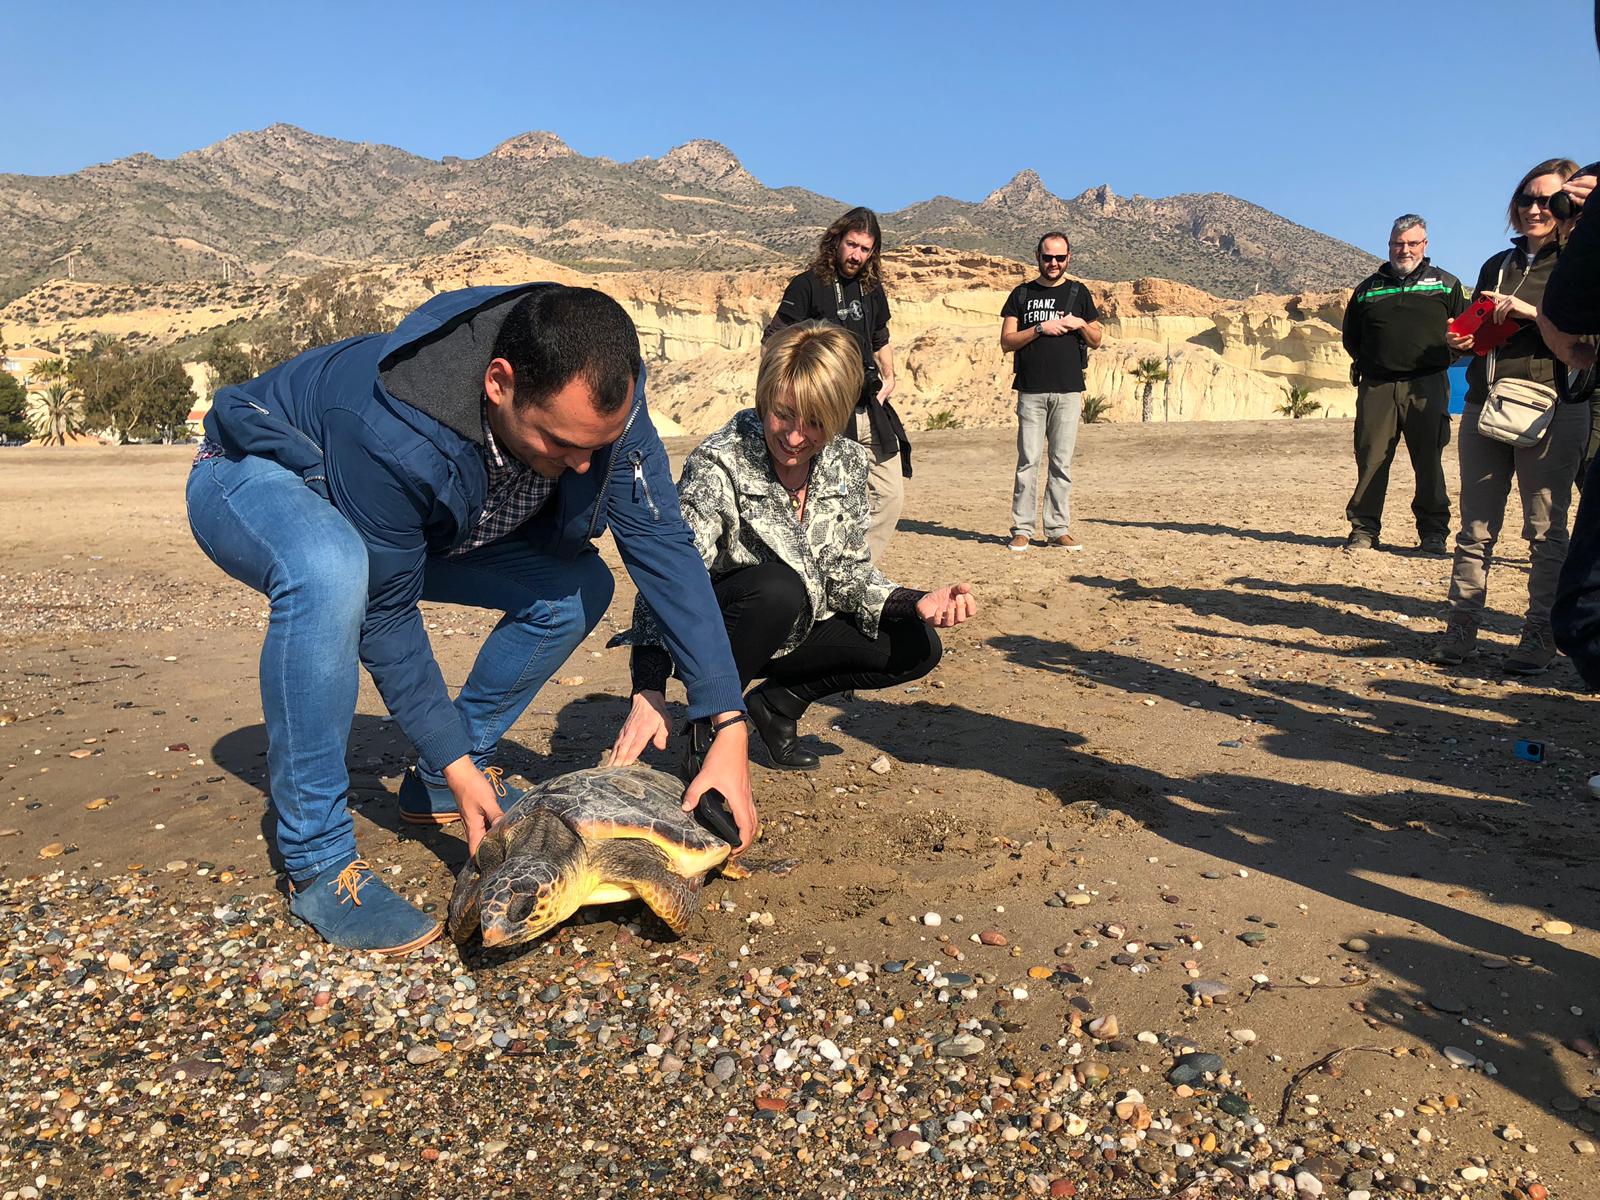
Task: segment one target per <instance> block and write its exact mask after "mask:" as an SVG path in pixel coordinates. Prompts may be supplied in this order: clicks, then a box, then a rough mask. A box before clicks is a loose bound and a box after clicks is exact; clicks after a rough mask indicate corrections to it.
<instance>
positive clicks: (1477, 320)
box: [1450, 298, 1521, 358]
mask: <svg viewBox="0 0 1600 1200" xmlns="http://www.w3.org/2000/svg"><path fill="white" fill-rule="evenodd" d="M1520 328H1521V323H1520V322H1518V321H1514V320H1513V321H1498V322H1497V321H1495V320H1494V301H1493V300H1489V299H1487V298H1480V299H1477V300H1474V301H1473V302H1472V303H1471V304H1469V305H1468V306H1467V311H1466V312H1464V313H1462V314H1461V315H1460V316H1459V317H1457V318H1456V319H1455V320H1453V321H1451V322H1450V332H1451V333H1453V334H1455V335H1456V336H1457V337H1467V336H1468V335H1471V337H1472V352H1473V353H1474V354H1476V355H1477V356H1478V357H1480V358H1482V357H1483V356H1484V355H1486V354H1488V353H1489V351H1491V350H1497V349H1499V348H1500V347H1501V346H1503V345H1505V344H1506V342H1507V341H1509V340H1510V338H1511V335H1512V334H1513V333H1515V332H1516V331H1517V330H1518V329H1520Z"/></svg>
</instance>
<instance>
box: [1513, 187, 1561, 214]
mask: <svg viewBox="0 0 1600 1200" xmlns="http://www.w3.org/2000/svg"><path fill="white" fill-rule="evenodd" d="M1560 194H1561V193H1560V192H1552V193H1551V194H1550V195H1548V196H1532V195H1529V194H1528V193H1527V192H1518V193H1517V207H1518V208H1532V207H1533V206H1534V205H1535V204H1537V205H1538V206H1539V207H1540V208H1542V209H1544V210H1545V211H1546V212H1549V211H1550V202H1551V201H1553V200H1554V199H1555V198H1556V197H1557V196H1559V195H1560Z"/></svg>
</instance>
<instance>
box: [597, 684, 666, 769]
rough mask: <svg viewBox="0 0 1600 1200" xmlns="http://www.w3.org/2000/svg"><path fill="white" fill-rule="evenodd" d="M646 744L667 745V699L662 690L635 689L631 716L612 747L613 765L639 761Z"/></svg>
mask: <svg viewBox="0 0 1600 1200" xmlns="http://www.w3.org/2000/svg"><path fill="white" fill-rule="evenodd" d="M646 746H654V747H655V748H656V749H657V750H665V749H666V748H667V698H666V696H665V695H664V694H663V693H661V692H635V693H634V696H633V707H632V708H631V709H629V710H628V719H627V720H626V721H624V722H623V723H622V728H621V729H619V730H618V731H617V740H616V741H615V742H614V743H612V746H611V765H612V766H613V767H625V766H627V765H628V764H629V763H634V762H638V761H639V755H641V754H643V753H644V748H645V747H646Z"/></svg>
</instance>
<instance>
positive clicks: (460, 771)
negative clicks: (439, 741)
mask: <svg viewBox="0 0 1600 1200" xmlns="http://www.w3.org/2000/svg"><path fill="white" fill-rule="evenodd" d="M444 781H445V783H447V784H449V785H450V793H451V795H453V796H454V797H455V798H456V807H457V808H458V809H460V810H461V819H462V820H463V821H465V822H466V826H467V853H468V854H476V853H477V852H478V843H479V842H481V841H483V835H484V834H486V833H488V832H489V826H491V825H493V824H494V823H495V822H496V821H498V820H499V819H500V802H499V800H497V799H496V798H495V791H494V784H492V783H490V782H489V781H488V779H486V778H485V777H484V774H483V772H482V771H480V770H478V765H477V764H476V763H474V762H473V761H472V759H470V758H469V757H467V756H466V755H465V754H463V755H462V756H461V757H460V758H458V759H456V760H455V762H453V763H451V764H450V765H449V766H447V767H446V768H445V769H444Z"/></svg>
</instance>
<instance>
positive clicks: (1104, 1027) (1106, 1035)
mask: <svg viewBox="0 0 1600 1200" xmlns="http://www.w3.org/2000/svg"><path fill="white" fill-rule="evenodd" d="M1120 1032H1122V1027H1121V1026H1120V1025H1118V1024H1117V1018H1116V1014H1115V1013H1107V1014H1106V1015H1105V1016H1103V1017H1096V1018H1095V1019H1094V1020H1092V1021H1090V1022H1089V1036H1091V1037H1093V1038H1096V1039H1098V1040H1099V1041H1102V1042H1105V1041H1110V1040H1111V1039H1112V1038H1114V1037H1116V1036H1117V1034H1119V1033H1120Z"/></svg>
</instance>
